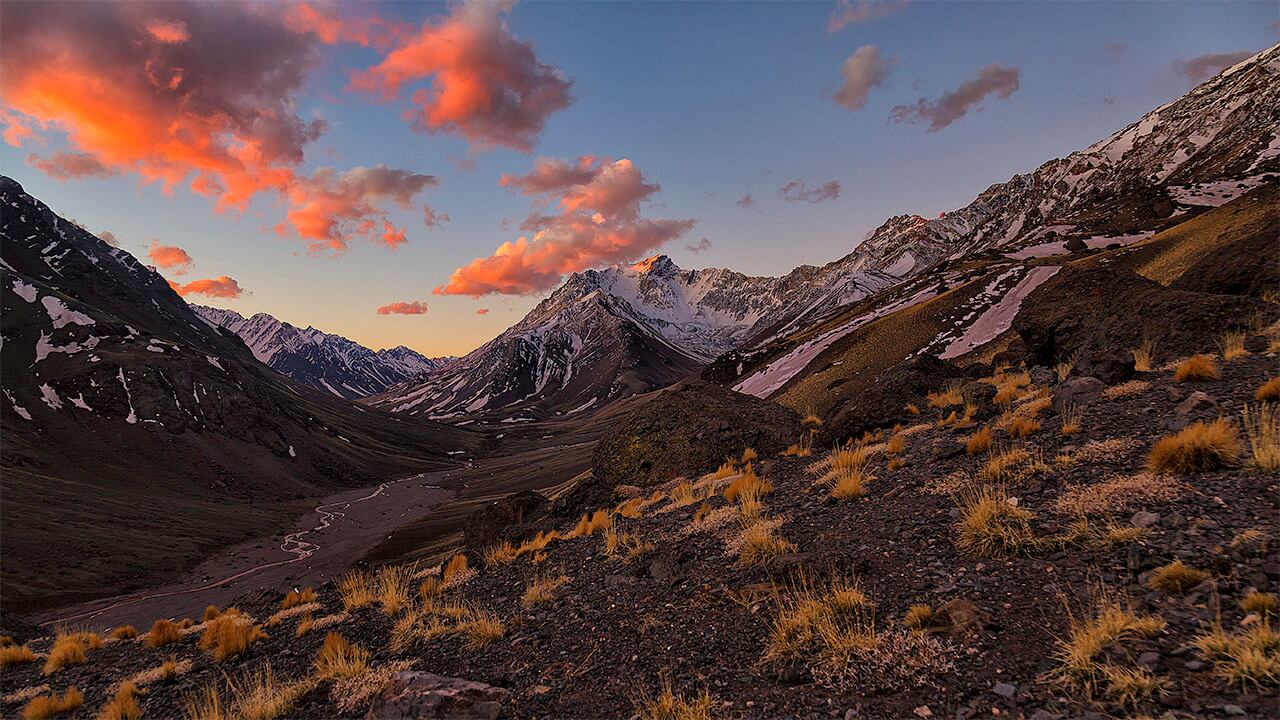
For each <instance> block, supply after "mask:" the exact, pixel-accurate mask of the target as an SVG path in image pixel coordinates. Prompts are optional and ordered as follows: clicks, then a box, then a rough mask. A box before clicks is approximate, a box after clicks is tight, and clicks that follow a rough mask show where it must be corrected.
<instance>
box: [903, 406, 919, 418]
mask: <svg viewBox="0 0 1280 720" xmlns="http://www.w3.org/2000/svg"><path fill="white" fill-rule="evenodd" d="M902 409H903V410H905V411H906V413H907V414H908V415H919V414H920V408H919V407H917V406H916V404H915V403H907V404H906V405H903V406H902Z"/></svg>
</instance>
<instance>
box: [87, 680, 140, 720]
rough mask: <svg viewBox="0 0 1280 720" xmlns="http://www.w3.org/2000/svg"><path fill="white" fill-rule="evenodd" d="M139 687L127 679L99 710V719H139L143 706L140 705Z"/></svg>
mask: <svg viewBox="0 0 1280 720" xmlns="http://www.w3.org/2000/svg"><path fill="white" fill-rule="evenodd" d="M137 696H138V687H137V686H136V685H134V684H133V683H131V682H129V681H128V680H125V681H124V682H123V683H120V688H119V689H118V690H116V694H115V695H114V696H113V697H112V698H111V699H110V700H108V701H107V704H106V705H103V706H102V709H101V710H99V711H98V718H97V720H138V718H140V717H142V708H141V707H139V706H138V697H137Z"/></svg>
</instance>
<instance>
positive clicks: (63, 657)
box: [43, 633, 87, 675]
mask: <svg viewBox="0 0 1280 720" xmlns="http://www.w3.org/2000/svg"><path fill="white" fill-rule="evenodd" d="M86 650H87V648H86V647H85V642H84V639H83V638H81V637H80V635H79V634H78V633H74V634H70V635H66V634H62V633H59V634H58V636H57V637H56V638H55V639H54V641H53V647H51V648H49V655H48V656H47V657H46V658H45V660H44V670H43V672H44V674H45V675H49V674H51V673H55V672H57V671H59V670H61V669H62V668H64V667H70V666H72V665H83V664H84V660H85V651H86Z"/></svg>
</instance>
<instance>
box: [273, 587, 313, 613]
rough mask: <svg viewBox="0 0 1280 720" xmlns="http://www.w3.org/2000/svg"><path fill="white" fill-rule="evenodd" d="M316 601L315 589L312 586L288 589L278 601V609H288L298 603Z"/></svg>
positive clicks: (304, 603)
mask: <svg viewBox="0 0 1280 720" xmlns="http://www.w3.org/2000/svg"><path fill="white" fill-rule="evenodd" d="M315 601H316V591H315V589H314V588H304V589H302V590H290V591H289V592H288V593H287V594H286V595H285V596H284V600H281V601H280V609H281V610H288V609H289V608H294V607H297V606H299V605H306V604H307V603H313V602H315Z"/></svg>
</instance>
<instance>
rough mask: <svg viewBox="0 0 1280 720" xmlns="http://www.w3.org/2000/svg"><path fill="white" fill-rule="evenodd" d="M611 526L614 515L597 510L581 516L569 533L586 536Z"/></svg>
mask: <svg viewBox="0 0 1280 720" xmlns="http://www.w3.org/2000/svg"><path fill="white" fill-rule="evenodd" d="M690 493H692V485H690ZM611 527H613V516H612V515H610V514H609V512H608V511H607V510H596V511H595V512H593V513H590V514H585V515H583V516H582V517H581V518H579V519H578V524H577V525H575V526H574V528H573V530H572V532H570V533H569V537H570V538H579V537H586V536H588V535H592V534H595V533H597V532H603V531H605V530H608V529H609V528H611Z"/></svg>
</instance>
